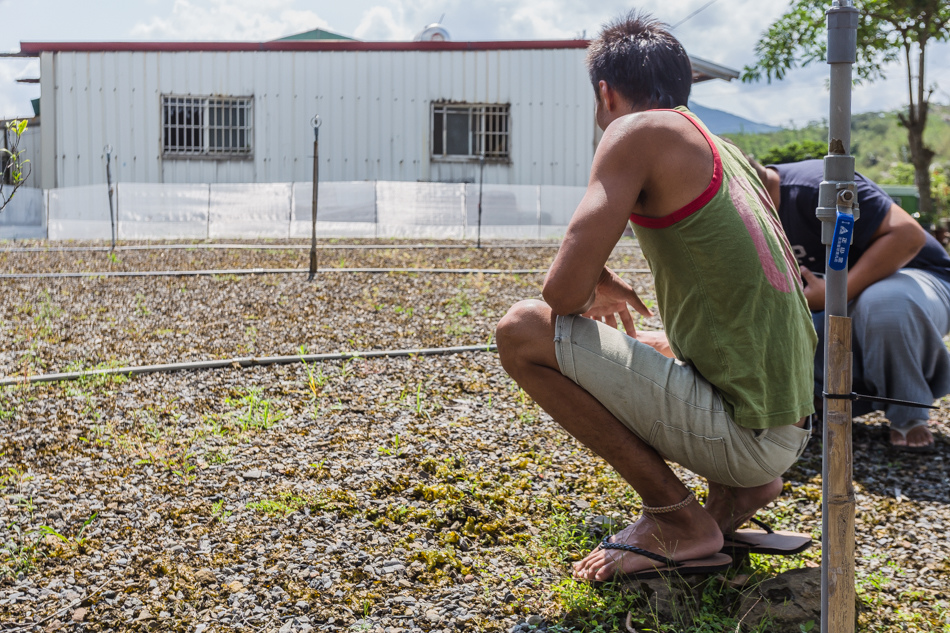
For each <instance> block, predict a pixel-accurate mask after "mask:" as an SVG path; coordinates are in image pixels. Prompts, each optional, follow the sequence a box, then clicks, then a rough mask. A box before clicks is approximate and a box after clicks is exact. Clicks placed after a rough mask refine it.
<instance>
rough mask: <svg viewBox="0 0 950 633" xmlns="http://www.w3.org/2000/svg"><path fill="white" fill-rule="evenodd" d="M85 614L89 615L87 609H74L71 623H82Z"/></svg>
mask: <svg viewBox="0 0 950 633" xmlns="http://www.w3.org/2000/svg"><path fill="white" fill-rule="evenodd" d="M87 613H89V609H76V610H75V611H73V622H82V621H83V620H85V619H86V614H87Z"/></svg>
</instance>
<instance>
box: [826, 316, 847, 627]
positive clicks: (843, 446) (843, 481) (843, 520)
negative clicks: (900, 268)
mask: <svg viewBox="0 0 950 633" xmlns="http://www.w3.org/2000/svg"><path fill="white" fill-rule="evenodd" d="M827 332H828V338H827V340H828V357H827V364H826V366H827V372H826V381H825V384H826V389H827V392H828V393H830V394H839V393H844V394H850V393H851V319H849V318H847V317H841V316H828V330H827ZM823 444H824V459H825V463H824V465H823V468H822V471H823V474H824V476H823V478H822V482H823V483H822V488H823V491H822V492H823V503H822V506H823V507H822V516H823V520H822V528H823V529H822V535H821V537H822V544H821V550H822V552H821V558H822V567H823V568H824V569H823V573H822V585H824V586H823V587H822V598H823V604H822V605H821V607H822V624H823V626H822V631H824V633H853V631H854V622H855V619H854V618H855V604H854V600H855V591H854V510H855V498H854V485H853V483H852V466H853V457H852V449H851V400H845V399H840V400H839V399H832V398H825V420H824V426H823Z"/></svg>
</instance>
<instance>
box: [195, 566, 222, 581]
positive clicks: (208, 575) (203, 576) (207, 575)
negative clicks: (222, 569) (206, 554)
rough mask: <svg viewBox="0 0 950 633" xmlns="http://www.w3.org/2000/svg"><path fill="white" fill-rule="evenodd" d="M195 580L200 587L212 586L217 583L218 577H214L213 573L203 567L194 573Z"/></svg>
mask: <svg viewBox="0 0 950 633" xmlns="http://www.w3.org/2000/svg"><path fill="white" fill-rule="evenodd" d="M195 580H197V581H198V582H200V583H201V584H202V585H212V584H214V583H216V582H218V577H217V576H215V575H214V572H213V571H211V570H210V569H208V568H207V567H203V568H201V569H199V570H198V571H197V572H195Z"/></svg>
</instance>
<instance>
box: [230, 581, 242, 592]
mask: <svg viewBox="0 0 950 633" xmlns="http://www.w3.org/2000/svg"><path fill="white" fill-rule="evenodd" d="M227 588H228V591H230V592H231V593H239V592H241V591H243V590H244V585H242V584H241V583H240V582H238V581H237V580H235V581H233V582H230V583H228V585H227Z"/></svg>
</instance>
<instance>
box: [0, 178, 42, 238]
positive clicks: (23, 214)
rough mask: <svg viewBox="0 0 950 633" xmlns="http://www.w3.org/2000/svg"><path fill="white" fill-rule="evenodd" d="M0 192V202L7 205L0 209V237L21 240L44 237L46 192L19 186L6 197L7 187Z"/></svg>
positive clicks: (9, 186)
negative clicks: (12, 193) (9, 196)
mask: <svg viewBox="0 0 950 633" xmlns="http://www.w3.org/2000/svg"><path fill="white" fill-rule="evenodd" d="M12 188H13V187H12V186H11V185H6V186H4V191H3V192H2V193H0V196H2V197H0V203H2V202H6V203H7V205H6V206H5V207H4V208H3V211H0V239H2V240H23V239H38V238H45V237H46V192H45V191H43V190H42V189H28V188H26V187H20V188H19V189H18V190H17V192H16V194H15V195H13V197H11V198H9V200H8V199H7V193H8V189H12Z"/></svg>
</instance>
